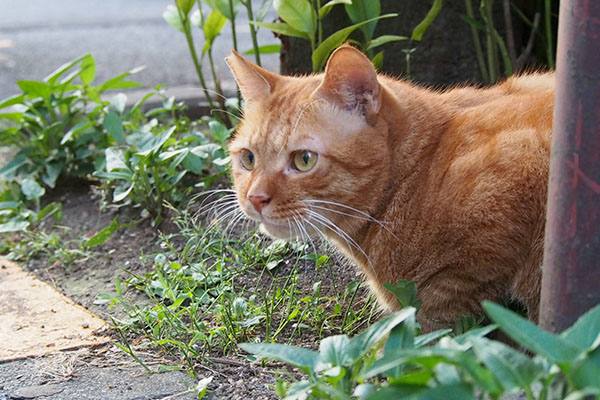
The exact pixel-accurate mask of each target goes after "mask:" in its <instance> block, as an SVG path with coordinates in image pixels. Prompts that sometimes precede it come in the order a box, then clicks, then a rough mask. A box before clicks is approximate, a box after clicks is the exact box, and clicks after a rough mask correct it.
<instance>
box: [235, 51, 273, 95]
mask: <svg viewBox="0 0 600 400" xmlns="http://www.w3.org/2000/svg"><path fill="white" fill-rule="evenodd" d="M225 61H226V62H227V65H229V68H231V72H233V76H234V77H235V80H236V82H237V84H238V86H239V88H240V92H242V97H243V98H244V100H246V102H247V103H248V102H253V101H256V100H260V99H262V98H266V97H268V96H269V95H270V94H271V91H272V90H273V87H274V86H275V83H276V81H277V79H278V76H277V75H276V74H274V73H272V72H269V71H267V70H265V69H263V68H261V67H259V66H258V65H256V64H253V63H251V62H250V61H248V60H246V59H245V58H244V57H242V56H241V55H240V54H239V53H238V52H237V51H235V50H231V54H230V55H229V56H227V57H226V58H225Z"/></svg>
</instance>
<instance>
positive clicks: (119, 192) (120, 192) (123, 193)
mask: <svg viewBox="0 0 600 400" xmlns="http://www.w3.org/2000/svg"><path fill="white" fill-rule="evenodd" d="M134 185H135V184H131V185H129V187H127V188H126V189H125V188H123V187H122V186H118V187H117V188H115V191H114V193H113V202H115V203H118V202H120V201H121V200H123V199H125V198H126V197H127V196H129V193H131V191H132V190H133V186H134Z"/></svg>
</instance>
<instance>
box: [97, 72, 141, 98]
mask: <svg viewBox="0 0 600 400" xmlns="http://www.w3.org/2000/svg"><path fill="white" fill-rule="evenodd" d="M145 68H146V67H143V66H142V67H137V68H134V69H132V70H131V71H128V72H124V73H122V74H120V75H117V76H115V77H114V78H110V79H109V80H107V81H106V82H104V83H103V84H101V85H100V86H98V93H102V92H104V91H106V90H109V89H127V88H132V87H139V86H143V85H142V84H141V83H138V82H133V81H124V80H123V79H125V78H127V77H128V76H129V75H133V74H137V73H138V72H140V71H143V70H144V69H145Z"/></svg>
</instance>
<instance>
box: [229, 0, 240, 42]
mask: <svg viewBox="0 0 600 400" xmlns="http://www.w3.org/2000/svg"><path fill="white" fill-rule="evenodd" d="M229 15H231V19H230V20H229V22H231V36H232V37H233V49H234V50H235V51H238V46H237V35H236V33H235V14H234V13H233V0H229Z"/></svg>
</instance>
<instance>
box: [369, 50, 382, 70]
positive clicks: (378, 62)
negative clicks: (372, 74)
mask: <svg viewBox="0 0 600 400" xmlns="http://www.w3.org/2000/svg"><path fill="white" fill-rule="evenodd" d="M371 62H372V63H373V66H374V67H375V69H376V70H378V71H379V70H380V69H381V67H383V50H381V51H380V52H379V53H377V54H375V56H373V58H371Z"/></svg>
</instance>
